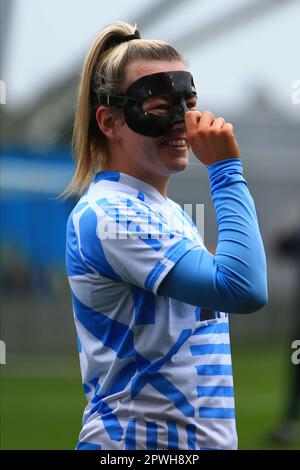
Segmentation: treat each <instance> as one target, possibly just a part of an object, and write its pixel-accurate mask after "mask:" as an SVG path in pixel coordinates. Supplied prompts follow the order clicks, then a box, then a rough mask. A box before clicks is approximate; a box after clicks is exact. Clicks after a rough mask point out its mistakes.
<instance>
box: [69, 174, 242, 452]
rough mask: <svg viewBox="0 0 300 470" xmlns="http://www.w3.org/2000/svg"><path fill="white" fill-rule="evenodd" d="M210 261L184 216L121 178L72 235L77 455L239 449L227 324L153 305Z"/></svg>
mask: <svg viewBox="0 0 300 470" xmlns="http://www.w3.org/2000/svg"><path fill="white" fill-rule="evenodd" d="M199 247H200V248H201V249H204V250H206V248H205V246H204V244H203V240H202V238H201V236H200V235H199V233H198V231H197V229H196V227H195V225H194V224H193V222H192V220H191V219H190V218H189V217H188V216H187V214H186V213H185V212H184V211H183V210H182V209H181V207H180V206H179V205H178V204H176V203H175V202H173V201H172V200H170V199H169V198H165V197H164V196H162V195H161V194H160V193H159V192H158V191H157V190H156V189H155V188H153V187H152V186H150V185H149V184H147V183H145V182H143V181H141V180H139V179H136V178H134V177H132V176H129V175H127V174H124V173H119V172H115V171H103V172H100V173H98V174H97V175H96V177H95V180H94V182H93V183H92V184H91V185H90V187H89V189H88V191H86V193H85V194H84V195H83V196H82V198H81V199H80V200H79V202H78V203H77V205H76V207H75V208H74V209H73V211H72V213H71V215H70V217H69V221H68V226H67V253H66V261H67V274H68V279H69V283H70V287H71V292H72V302H73V311H74V318H75V325H76V330H77V334H78V345H79V356H80V365H81V371H82V379H83V388H84V391H85V394H86V397H87V400H88V404H87V407H86V408H85V411H84V415H83V426H82V430H81V432H80V436H79V442H78V445H77V449H109V450H111V449H124V450H135V449H136V450H137V449H146V450H156V449H182V450H184V449H190V450H195V449H236V448H237V435H236V427H235V410H234V394H233V378H232V366H231V354H230V340H229V327H228V316H227V314H226V313H224V312H217V311H215V312H211V313H212V315H211V317H210V319H208V320H207V319H203V318H209V317H208V316H207V312H204V309H201V307H200V306H199V307H196V306H193V305H190V304H186V303H183V302H179V301H177V300H175V299H172V298H170V297H165V296H158V295H157V290H158V287H159V285H160V283H161V282H162V280H163V279H164V278H165V276H166V275H167V274H168V272H169V271H170V270H171V269H172V267H173V266H174V265H175V264H176V263H177V261H179V259H180V258H181V257H182V256H183V255H185V254H186V253H187V252H188V251H190V250H193V249H199Z"/></svg>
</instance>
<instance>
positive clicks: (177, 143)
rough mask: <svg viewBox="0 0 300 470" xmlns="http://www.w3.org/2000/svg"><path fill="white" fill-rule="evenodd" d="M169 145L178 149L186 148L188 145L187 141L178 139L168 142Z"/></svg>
mask: <svg viewBox="0 0 300 470" xmlns="http://www.w3.org/2000/svg"><path fill="white" fill-rule="evenodd" d="M167 144H168V145H174V146H176V147H184V146H185V145H186V140H185V139H178V140H169V142H167Z"/></svg>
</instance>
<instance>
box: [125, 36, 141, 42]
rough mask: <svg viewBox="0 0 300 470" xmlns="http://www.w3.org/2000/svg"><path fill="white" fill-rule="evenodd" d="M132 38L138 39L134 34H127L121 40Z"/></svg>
mask: <svg viewBox="0 0 300 470" xmlns="http://www.w3.org/2000/svg"><path fill="white" fill-rule="evenodd" d="M132 39H139V38H137V37H136V35H135V34H128V35H127V36H124V37H123V38H122V42H123V41H124V42H127V41H131V40H132Z"/></svg>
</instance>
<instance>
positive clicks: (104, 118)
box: [96, 105, 119, 140]
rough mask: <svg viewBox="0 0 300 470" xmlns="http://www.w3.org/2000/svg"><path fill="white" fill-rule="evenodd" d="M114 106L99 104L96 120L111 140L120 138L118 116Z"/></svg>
mask: <svg viewBox="0 0 300 470" xmlns="http://www.w3.org/2000/svg"><path fill="white" fill-rule="evenodd" d="M113 111H114V110H112V108H110V107H107V106H103V105H101V106H99V108H98V109H97V111H96V121H97V124H98V127H99V129H100V131H101V132H102V133H103V134H104V135H105V136H106V137H107V138H108V139H110V140H118V138H119V133H118V128H119V126H118V125H117V124H118V123H117V120H118V116H117V113H115V112H113Z"/></svg>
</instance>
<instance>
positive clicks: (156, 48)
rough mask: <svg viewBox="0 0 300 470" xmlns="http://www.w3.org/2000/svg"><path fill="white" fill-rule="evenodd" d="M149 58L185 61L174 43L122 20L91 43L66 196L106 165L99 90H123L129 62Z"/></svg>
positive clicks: (79, 190)
mask: <svg viewBox="0 0 300 470" xmlns="http://www.w3.org/2000/svg"><path fill="white" fill-rule="evenodd" d="M132 34H134V35H135V36H136V38H137V40H135V39H133V40H130V41H126V40H124V38H125V36H127V35H132ZM122 41H123V42H122ZM124 41H125V42H124ZM149 60H164V61H170V62H172V61H181V62H183V63H185V60H184V58H183V57H182V55H181V54H179V53H178V52H177V51H176V50H175V49H174V48H173V47H172V46H170V45H169V44H167V43H165V42H164V41H159V40H146V39H141V35H140V32H139V31H138V29H137V28H136V25H135V26H132V25H130V24H128V23H125V22H123V21H118V22H117V23H114V24H112V25H108V26H106V27H105V28H104V29H103V30H102V31H101V33H100V34H99V35H98V36H97V38H96V40H95V41H94V43H93V44H92V46H91V48H90V50H89V51H88V53H87V55H86V58H85V61H84V65H83V69H82V73H81V79H80V83H79V88H78V96H77V107H76V113H75V122H74V131H73V141H72V144H73V154H74V157H75V162H76V168H75V173H74V176H73V178H72V180H71V182H70V184H69V186H68V187H67V188H66V189H65V191H64V192H63V193H62V196H63V197H64V198H67V197H69V196H72V195H77V196H79V197H80V196H81V195H82V193H83V192H84V191H85V189H86V188H87V187H88V186H89V184H90V182H91V180H92V177H93V176H94V174H95V173H96V172H97V171H101V170H105V169H106V168H107V164H108V158H109V155H108V150H107V139H106V137H105V135H104V134H103V133H102V132H101V130H100V129H99V127H98V125H97V121H96V117H95V114H96V109H97V97H98V96H99V94H122V93H124V92H125V91H126V90H125V89H124V86H125V84H126V83H125V80H126V77H125V68H126V66H127V65H128V64H130V63H132V62H135V61H149Z"/></svg>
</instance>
